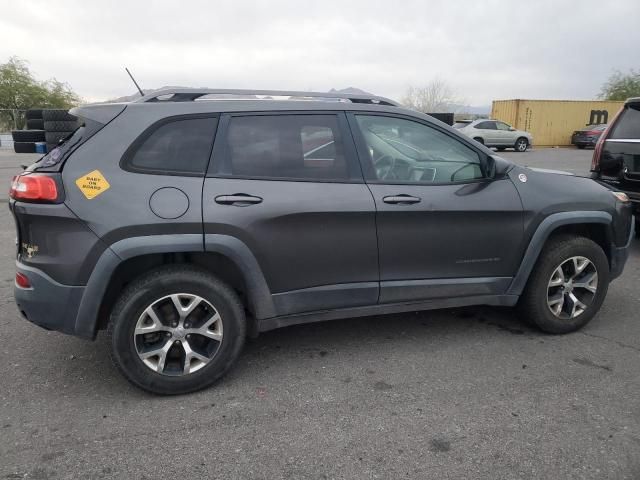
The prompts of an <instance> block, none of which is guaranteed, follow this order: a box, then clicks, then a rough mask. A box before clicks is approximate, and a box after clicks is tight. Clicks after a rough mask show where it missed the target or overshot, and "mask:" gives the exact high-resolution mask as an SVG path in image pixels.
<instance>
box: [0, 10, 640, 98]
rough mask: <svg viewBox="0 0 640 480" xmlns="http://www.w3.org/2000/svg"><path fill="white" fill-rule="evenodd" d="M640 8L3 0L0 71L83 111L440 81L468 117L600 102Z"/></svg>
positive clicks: (635, 34)
mask: <svg viewBox="0 0 640 480" xmlns="http://www.w3.org/2000/svg"><path fill="white" fill-rule="evenodd" d="M639 20H640V0H608V1H602V0H595V1H591V0H579V1H578V0H575V1H563V0H556V1H547V0H528V1H526V0H525V1H516V0H457V1H451V0H450V1H431V0H415V1H413V0H393V1H392V0H383V1H378V0H352V1H349V0H342V1H329V0H324V1H322V2H311V1H304V0H292V1H285V0H282V1H275V0H271V1H244V0H232V1H225V2H221V1H201V2H199V1H186V0H185V1H182V2H176V1H171V2H160V1H145V2H138V1H135V0H129V1H109V0H102V1H94V2H90V1H87V0H81V1H64V0H57V1H55V2H52V1H42V2H38V1H30V0H20V1H15V0H13V1H12V0H0V63H4V62H5V61H6V60H7V59H8V58H9V57H10V56H12V55H17V56H19V57H21V58H23V59H25V60H28V61H29V62H30V66H31V69H32V71H33V72H34V73H35V74H36V75H37V77H38V78H39V79H46V78H49V77H56V78H57V79H59V80H62V81H66V82H68V83H69V84H70V85H71V86H72V87H73V89H74V90H76V91H77V92H78V93H79V94H80V95H81V96H82V97H83V98H85V99H87V100H105V99H108V98H114V97H118V96H122V95H128V94H131V93H133V92H134V88H133V85H132V84H131V82H130V80H129V78H128V77H127V76H126V73H125V71H124V69H123V67H124V66H128V67H129V68H130V69H131V70H132V71H133V73H134V75H135V76H136V78H137V80H138V82H139V83H140V84H141V85H142V87H143V88H157V87H161V86H163V85H182V86H193V87H220V88H265V89H296V90H309V89H313V90H320V91H324V90H328V89H330V88H332V87H334V88H345V87H349V86H354V87H358V88H361V89H364V90H367V91H369V92H372V93H376V94H379V95H384V96H388V97H392V98H397V99H398V98H400V97H401V96H402V94H403V92H404V91H405V90H406V88H407V87H408V86H409V85H415V86H420V85H422V84H425V83H427V82H428V81H429V80H431V79H433V78H434V77H439V78H441V79H443V80H445V81H446V82H448V83H449V84H450V85H451V86H452V87H453V88H454V90H455V91H456V93H457V95H458V96H459V97H460V98H462V99H464V101H465V103H466V104H468V105H489V104H490V103H491V100H494V99H506V98H555V99H589V98H594V97H595V96H596V95H597V93H598V92H599V90H600V86H601V84H602V83H603V82H604V81H605V80H606V78H607V77H608V75H609V74H610V73H611V71H612V70H613V69H619V70H623V71H625V70H628V69H629V68H636V69H640V49H639V45H640V28H638V25H639V23H638V22H639Z"/></svg>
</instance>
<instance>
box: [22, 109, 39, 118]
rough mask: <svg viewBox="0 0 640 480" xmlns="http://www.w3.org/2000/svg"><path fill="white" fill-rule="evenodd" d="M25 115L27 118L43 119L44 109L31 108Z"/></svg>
mask: <svg viewBox="0 0 640 480" xmlns="http://www.w3.org/2000/svg"><path fill="white" fill-rule="evenodd" d="M24 117H25V118H26V119H27V120H42V109H41V108H30V109H29V110H27V111H26V112H25V114H24Z"/></svg>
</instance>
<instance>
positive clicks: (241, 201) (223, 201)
mask: <svg viewBox="0 0 640 480" xmlns="http://www.w3.org/2000/svg"><path fill="white" fill-rule="evenodd" d="M215 200H216V203H219V204H220V205H234V206H236V207H248V206H249V205H255V204H257V203H261V202H262V198H260V197H254V196H253V195H247V194H246V193H234V194H233V195H218V196H217V197H216V198H215Z"/></svg>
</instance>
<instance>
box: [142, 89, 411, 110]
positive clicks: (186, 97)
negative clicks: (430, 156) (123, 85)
mask: <svg viewBox="0 0 640 480" xmlns="http://www.w3.org/2000/svg"><path fill="white" fill-rule="evenodd" d="M206 95H224V96H228V97H238V96H239V97H245V98H246V97H253V96H256V95H262V96H273V97H289V100H306V99H311V98H323V99H326V100H339V101H350V102H351V103H370V104H375V105H387V106H392V107H399V106H400V104H399V103H397V102H394V101H393V100H390V99H388V98H385V97H378V96H376V95H354V94H350V93H338V92H297V91H284V90H234V89H214V88H164V89H161V90H156V91H155V92H153V93H149V94H147V95H145V96H144V97H140V98H138V99H137V100H135V101H134V103H147V102H192V101H195V100H197V99H198V98H200V97H204V96H206ZM162 97H167V98H162ZM228 99H229V98H224V100H228ZM250 99H252V98H250Z"/></svg>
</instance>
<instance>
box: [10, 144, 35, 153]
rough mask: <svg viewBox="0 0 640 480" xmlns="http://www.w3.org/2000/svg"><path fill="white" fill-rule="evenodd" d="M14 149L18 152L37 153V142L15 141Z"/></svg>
mask: <svg viewBox="0 0 640 480" xmlns="http://www.w3.org/2000/svg"><path fill="white" fill-rule="evenodd" d="M13 151H14V152H16V153H36V144H35V143H33V142H13Z"/></svg>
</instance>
